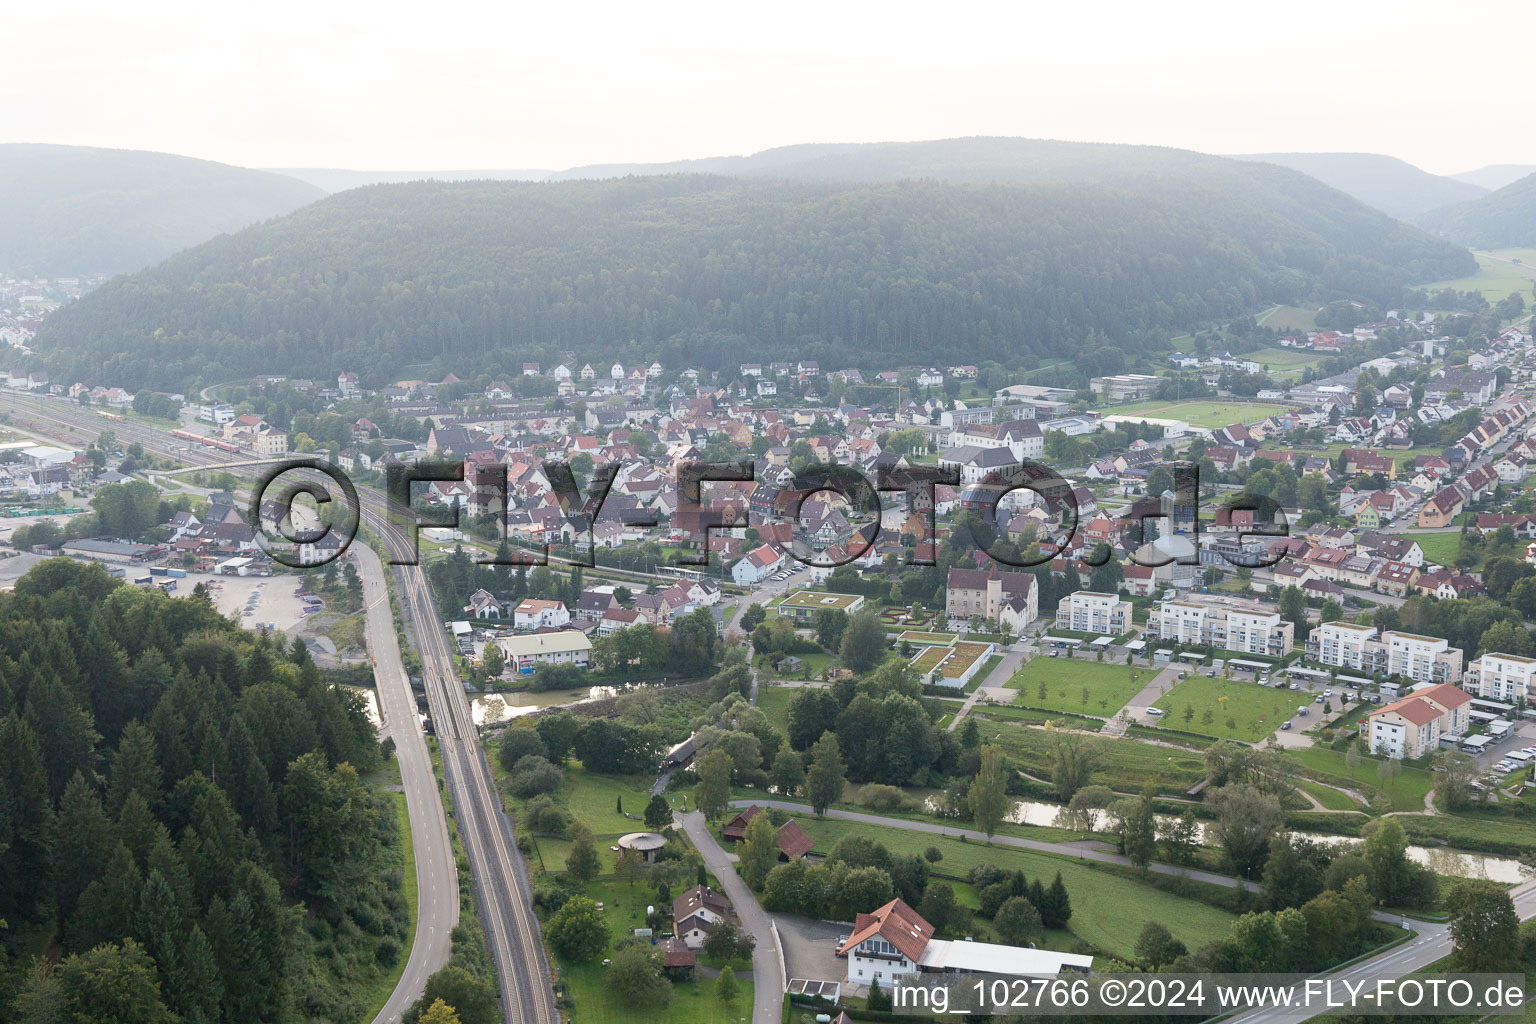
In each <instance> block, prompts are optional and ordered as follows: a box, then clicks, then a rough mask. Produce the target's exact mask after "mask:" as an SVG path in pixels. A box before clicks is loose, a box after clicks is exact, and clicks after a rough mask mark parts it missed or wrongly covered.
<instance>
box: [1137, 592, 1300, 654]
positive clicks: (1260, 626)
mask: <svg viewBox="0 0 1536 1024" xmlns="http://www.w3.org/2000/svg"><path fill="white" fill-rule="evenodd" d="M1147 633H1148V635H1149V636H1151V637H1152V638H1153V639H1156V640H1164V641H1169V642H1172V643H1178V644H1187V645H1190V646H1196V647H1218V648H1221V649H1223V650H1228V651H1242V652H1243V653H1245V654H1263V655H1266V656H1268V657H1271V658H1279V657H1283V656H1284V655H1286V654H1288V653H1289V652H1290V650H1291V645H1292V643H1293V642H1294V638H1295V633H1296V626H1295V624H1294V623H1291V622H1288V621H1286V620H1284V619H1282V618H1281V617H1280V613H1279V612H1278V611H1272V610H1268V609H1264V608H1260V607H1233V606H1228V605H1225V604H1214V603H1211V602H1207V601H1200V600H1197V599H1195V598H1185V599H1182V600H1177V601H1164V602H1163V603H1162V604H1160V605H1158V606H1157V607H1155V608H1153V609H1152V611H1151V613H1150V614H1149V615H1148V616H1147Z"/></svg>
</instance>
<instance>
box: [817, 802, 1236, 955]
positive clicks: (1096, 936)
mask: <svg viewBox="0 0 1536 1024" xmlns="http://www.w3.org/2000/svg"><path fill="white" fill-rule="evenodd" d="M795 820H796V821H797V822H799V824H800V826H801V827H802V828H803V829H805V831H806V834H807V835H809V836H810V837H811V838H812V839H814V840H815V841H816V847H817V849H821V850H830V849H831V848H832V845H833V844H834V843H836V842H837V840H838V839H840V838H841V837H842V836H844V835H848V834H850V833H853V834H858V835H863V836H867V837H868V838H870V839H872V840H874V841H875V842H878V843H881V844H883V845H884V846H885V847H886V848H887V849H889V850H890V851H891V852H892V853H893V854H898V855H906V854H912V853H922V852H923V850H924V849H925V848H927V847H929V846H937V847H938V848H939V850H940V852H941V853H943V855H944V858H943V860H941V861H939V863H938V864H937V865H936V868H937V870H938V871H940V872H942V873H943V874H944V875H946V876H950V875H952V876H956V877H963V876H964V875H965V873H966V872H967V871H969V870H970V869H971V868H973V867H975V866H976V865H978V864H996V865H997V866H999V867H1001V868H1005V869H1007V870H1010V871H1011V870H1015V869H1022V870H1023V871H1024V873H1025V875H1027V876H1028V877H1029V878H1030V879H1035V878H1039V879H1041V880H1042V882H1043V883H1044V884H1050V881H1051V879H1052V878H1054V877H1055V876H1056V872H1058V871H1059V872H1061V880H1062V882H1063V883H1064V884H1065V885H1066V887H1067V892H1068V894H1069V895H1070V896H1071V898H1072V919H1071V921H1069V922H1068V923H1067V930H1068V931H1070V932H1071V933H1072V934H1073V935H1076V936H1077V937H1078V938H1080V939H1082V940H1083V941H1084V942H1087V943H1090V944H1091V945H1093V946H1094V947H1095V948H1097V949H1099V950H1101V951H1103V952H1105V953H1107V954H1109V955H1111V956H1116V957H1121V958H1125V959H1132V958H1133V957H1134V953H1135V948H1136V939H1137V937H1138V936H1139V935H1140V934H1141V929H1142V926H1143V925H1144V924H1145V923H1146V922H1147V921H1161V922H1163V923H1164V924H1165V925H1166V926H1167V928H1168V930H1169V931H1171V932H1173V934H1174V936H1175V937H1176V938H1178V939H1179V940H1180V941H1182V942H1183V943H1184V944H1185V945H1186V946H1188V947H1189V948H1190V949H1198V948H1199V947H1200V946H1202V945H1204V944H1205V943H1207V942H1210V941H1211V940H1212V939H1215V938H1218V937H1220V936H1222V935H1225V934H1226V933H1227V930H1228V929H1229V928H1230V927H1231V924H1232V921H1233V915H1231V914H1229V913H1227V912H1226V911H1224V910H1220V909H1218V908H1216V907H1213V906H1210V905H1209V904H1206V903H1201V902H1199V901H1198V900H1193V899H1188V898H1186V897H1182V896H1175V895H1173V894H1172V893H1166V892H1162V891H1161V890H1159V889H1156V888H1154V887H1152V886H1150V885H1145V884H1143V883H1141V882H1139V881H1136V880H1135V879H1131V878H1125V877H1123V876H1119V875H1116V874H1113V873H1111V872H1106V871H1100V870H1097V869H1095V868H1091V867H1088V866H1087V865H1085V864H1081V863H1078V862H1076V861H1073V860H1070V859H1068V858H1066V857H1058V856H1053V855H1051V854H1046V853H1037V852H1035V851H1033V850H1019V849H1015V848H1013V847H1008V846H987V845H984V844H982V843H976V842H967V843H962V842H960V841H959V840H957V839H951V838H948V837H945V836H935V835H932V834H930V833H923V832H909V831H904V830H901V829H893V828H886V827H882V826H877V825H869V824H865V823H863V822H853V821H835V820H831V819H825V820H818V819H816V818H814V817H811V816H801V817H797V818H796V819H795ZM945 881H948V879H947V878H946V879H945ZM1062 938H1064V936H1061V937H1058V938H1057V939H1056V940H1055V941H1058V942H1059V941H1061V939H1062ZM1052 941H1053V940H1052V937H1051V935H1050V934H1047V936H1046V940H1045V944H1046V945H1051V944H1052ZM1053 948H1060V947H1053Z"/></svg>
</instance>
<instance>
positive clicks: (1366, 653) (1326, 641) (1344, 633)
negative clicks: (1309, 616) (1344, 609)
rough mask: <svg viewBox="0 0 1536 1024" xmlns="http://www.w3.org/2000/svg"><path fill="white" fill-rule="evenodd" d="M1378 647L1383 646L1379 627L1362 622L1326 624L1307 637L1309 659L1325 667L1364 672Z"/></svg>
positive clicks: (1316, 628) (1314, 629)
mask: <svg viewBox="0 0 1536 1024" xmlns="http://www.w3.org/2000/svg"><path fill="white" fill-rule="evenodd" d="M1375 643H1379V641H1377V640H1376V627H1375V626H1364V625H1361V624H1360V623H1358V622H1325V623H1323V624H1322V625H1321V626H1317V627H1315V628H1313V630H1312V632H1311V633H1309V634H1308V635H1307V657H1308V658H1310V659H1312V660H1313V661H1320V662H1322V663H1323V664H1324V665H1336V666H1338V667H1339V668H1352V669H1357V670H1364V669H1366V667H1367V665H1368V663H1369V661H1370V659H1371V647H1372V645H1373V644H1375Z"/></svg>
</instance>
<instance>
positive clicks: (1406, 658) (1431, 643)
mask: <svg viewBox="0 0 1536 1024" xmlns="http://www.w3.org/2000/svg"><path fill="white" fill-rule="evenodd" d="M1381 642H1382V644H1383V646H1384V647H1385V648H1386V669H1385V671H1386V672H1387V674H1388V675H1394V676H1406V677H1408V678H1409V679H1412V680H1413V681H1414V682H1416V683H1457V682H1460V681H1461V658H1462V653H1461V648H1459V647H1452V646H1451V645H1450V641H1448V640H1442V639H1441V638H1440V637H1437V636H1420V635H1419V634H1417V633H1400V632H1397V631H1395V630H1394V631H1391V632H1387V633H1383V634H1381Z"/></svg>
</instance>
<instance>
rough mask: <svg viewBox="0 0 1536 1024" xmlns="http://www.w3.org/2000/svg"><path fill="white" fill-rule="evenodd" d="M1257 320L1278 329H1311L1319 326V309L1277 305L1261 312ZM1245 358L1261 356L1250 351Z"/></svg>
mask: <svg viewBox="0 0 1536 1024" xmlns="http://www.w3.org/2000/svg"><path fill="white" fill-rule="evenodd" d="M1257 320H1258V323H1259V324H1260V325H1261V326H1264V327H1273V328H1274V329H1275V330H1277V331H1310V330H1314V329H1316V327H1317V310H1316V309H1313V308H1311V307H1309V306H1276V307H1275V308H1273V309H1271V310H1268V311H1266V312H1264V313H1261V314H1259V316H1258V317H1257ZM1264 351H1266V352H1267V351H1269V350H1268V349H1265V350H1264ZM1280 351H1282V352H1284V351H1286V350H1285V349H1281V350H1280ZM1243 358H1245V359H1258V358H1259V357H1258V356H1256V355H1254V354H1253V353H1251V352H1250V353H1247V354H1246V355H1244V356H1243ZM1262 361H1263V360H1260V362H1262Z"/></svg>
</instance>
